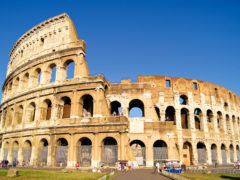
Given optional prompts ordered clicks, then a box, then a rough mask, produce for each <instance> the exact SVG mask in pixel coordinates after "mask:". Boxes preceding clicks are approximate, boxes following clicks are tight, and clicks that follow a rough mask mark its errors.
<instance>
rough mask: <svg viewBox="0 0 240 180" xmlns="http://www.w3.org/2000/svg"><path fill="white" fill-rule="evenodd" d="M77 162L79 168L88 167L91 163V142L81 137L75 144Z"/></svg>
mask: <svg viewBox="0 0 240 180" xmlns="http://www.w3.org/2000/svg"><path fill="white" fill-rule="evenodd" d="M77 162H78V163H79V166H80V167H89V166H91V163H92V141H91V140H90V139H89V138H87V137H83V138H81V139H79V141H78V143H77Z"/></svg>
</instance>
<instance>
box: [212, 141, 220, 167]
mask: <svg viewBox="0 0 240 180" xmlns="http://www.w3.org/2000/svg"><path fill="white" fill-rule="evenodd" d="M211 157H212V163H213V164H214V163H217V162H218V160H217V145H216V144H212V145H211Z"/></svg>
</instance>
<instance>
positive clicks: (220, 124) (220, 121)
mask: <svg viewBox="0 0 240 180" xmlns="http://www.w3.org/2000/svg"><path fill="white" fill-rule="evenodd" d="M222 120H223V116H222V112H221V111H218V112H217V125H218V128H223V122H222Z"/></svg>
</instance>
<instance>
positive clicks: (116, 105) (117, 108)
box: [111, 101, 121, 115]
mask: <svg viewBox="0 0 240 180" xmlns="http://www.w3.org/2000/svg"><path fill="white" fill-rule="evenodd" d="M120 112H121V104H120V102H118V101H113V102H111V114H113V115H114V114H115V113H116V115H118V114H120Z"/></svg>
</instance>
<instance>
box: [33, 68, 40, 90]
mask: <svg viewBox="0 0 240 180" xmlns="http://www.w3.org/2000/svg"><path fill="white" fill-rule="evenodd" d="M41 75H42V70H41V69H40V68H39V67H38V68H36V69H35V70H34V72H33V75H32V82H33V84H34V86H37V85H39V84H40V83H41Z"/></svg>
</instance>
